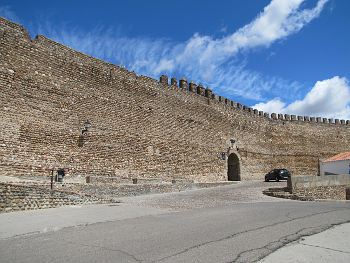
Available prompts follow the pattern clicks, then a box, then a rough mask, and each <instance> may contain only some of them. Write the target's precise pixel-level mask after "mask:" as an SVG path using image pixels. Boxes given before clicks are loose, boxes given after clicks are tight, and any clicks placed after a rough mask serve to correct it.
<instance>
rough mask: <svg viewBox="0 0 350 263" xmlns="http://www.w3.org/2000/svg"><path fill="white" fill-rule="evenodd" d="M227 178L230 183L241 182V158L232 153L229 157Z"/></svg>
mask: <svg viewBox="0 0 350 263" xmlns="http://www.w3.org/2000/svg"><path fill="white" fill-rule="evenodd" d="M227 177H228V180H229V181H241V170H240V167H239V158H238V156H237V155H236V154H234V153H231V154H230V156H229V157H228V170H227Z"/></svg>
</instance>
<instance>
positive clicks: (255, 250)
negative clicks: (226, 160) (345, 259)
mask: <svg viewBox="0 0 350 263" xmlns="http://www.w3.org/2000/svg"><path fill="white" fill-rule="evenodd" d="M278 185H281V184H278ZM269 186H271V184H266V183H260V182H245V183H242V184H239V185H232V186H224V187H217V188H212V189H202V190H198V191H189V192H182V193H174V194H162V195H151V196H143V197H136V198H123V199H122V201H123V204H121V205H120V206H113V207H110V206H108V205H101V206H91V207H81V208H71V209H72V213H71V217H70V216H69V214H70V213H69V208H64V209H65V210H62V209H61V210H60V209H48V210H46V211H40V212H39V211H38V212H37V213H39V214H40V224H39V223H38V224H35V222H36V221H35V220H36V218H35V216H36V214H35V212H33V211H31V212H20V213H9V214H2V215H0V224H1V227H0V232H1V233H2V238H1V239H0V262H2V263H3V262H255V261H257V260H259V259H261V258H263V257H265V256H266V255H268V254H270V253H272V252H273V251H275V250H276V249H278V248H280V247H281V246H283V245H285V244H287V243H289V242H291V241H294V240H297V239H299V238H300V237H302V236H307V235H311V234H315V233H318V232H321V231H323V230H325V229H327V228H330V227H331V226H334V225H337V224H341V223H345V222H350V203H349V202H299V201H289V200H283V199H276V198H272V197H267V196H266V197H265V196H263V195H262V194H261V190H262V189H264V188H266V187H269ZM67 209H68V210H67ZM62 211H63V212H62ZM96 213H98V216H97V215H96ZM123 213H124V214H125V213H127V216H123ZM61 214H64V216H65V217H66V220H65V222H66V224H64V223H62V224H61V227H63V228H61V229H59V228H56V229H54V230H55V231H35V233H32V234H30V233H31V232H33V229H34V228H37V229H38V228H39V229H40V228H41V229H44V228H45V227H46V226H47V225H49V224H52V221H55V220H57V218H59V217H60V215H61ZM104 215H106V216H104ZM37 219H38V218H37ZM32 220H34V221H33V222H32ZM3 222H5V223H3ZM6 222H7V223H6ZM84 222H85V223H84ZM6 224H8V226H10V225H11V224H12V225H14V226H16V225H17V226H18V227H19V226H21V227H22V230H21V233H20V234H18V233H15V231H14V229H13V230H10V229H11V228H6ZM27 225H28V227H26V226H27ZM11 231H12V232H11Z"/></svg>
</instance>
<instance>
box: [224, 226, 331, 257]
mask: <svg viewBox="0 0 350 263" xmlns="http://www.w3.org/2000/svg"><path fill="white" fill-rule="evenodd" d="M330 227H331V226H330ZM327 228H329V227H322V226H314V227H305V228H302V229H300V230H298V231H297V232H295V233H292V234H289V235H285V236H282V237H281V238H279V239H278V240H276V241H271V242H269V243H267V244H266V245H265V246H262V247H258V248H252V249H248V250H245V251H242V252H240V253H239V254H238V255H237V256H236V257H235V258H234V259H233V260H232V261H229V263H234V262H237V261H238V260H239V259H240V257H242V255H244V254H245V253H248V252H253V251H257V250H262V249H267V250H269V251H271V253H272V252H273V251H276V250H277V249H278V248H280V247H282V246H284V245H286V244H288V243H290V242H293V241H295V240H298V239H299V238H300V237H302V236H308V235H313V234H314V232H311V233H310V234H308V235H301V233H302V232H303V231H305V230H308V229H320V230H321V231H322V230H326V229H327ZM316 232H317V231H315V233H316ZM293 236H296V237H294V238H293ZM274 243H276V245H277V244H278V243H280V245H277V246H276V247H273V248H272V249H271V248H269V246H271V245H273V244H274ZM264 257H266V256H261V257H259V258H258V259H256V260H255V261H254V262H257V261H258V260H260V259H262V258H264Z"/></svg>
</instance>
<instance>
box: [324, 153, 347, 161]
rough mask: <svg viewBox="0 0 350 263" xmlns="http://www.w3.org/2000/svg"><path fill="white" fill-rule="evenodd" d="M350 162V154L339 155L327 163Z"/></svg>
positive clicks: (330, 158)
mask: <svg viewBox="0 0 350 263" xmlns="http://www.w3.org/2000/svg"><path fill="white" fill-rule="evenodd" d="M343 160H350V152H344V153H338V154H337V155H334V156H332V157H329V158H328V159H327V160H325V162H333V161H343Z"/></svg>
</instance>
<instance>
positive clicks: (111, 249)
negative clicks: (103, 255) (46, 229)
mask: <svg viewBox="0 0 350 263" xmlns="http://www.w3.org/2000/svg"><path fill="white" fill-rule="evenodd" d="M65 243H70V244H72V245H79V246H83V247H91V248H99V249H103V250H107V251H114V252H120V253H123V254H125V255H127V256H128V257H130V258H132V259H133V260H134V261H136V262H143V260H141V259H138V258H137V257H136V256H134V255H133V254H131V253H129V252H126V251H124V250H121V249H113V248H108V247H104V246H97V245H88V244H82V243H77V242H71V241H65Z"/></svg>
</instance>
